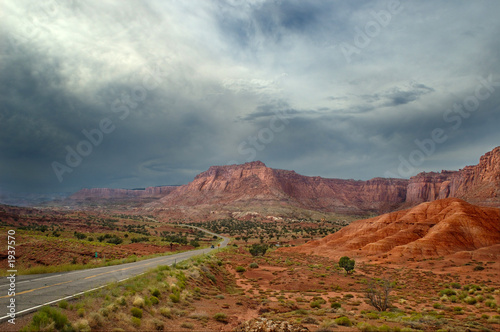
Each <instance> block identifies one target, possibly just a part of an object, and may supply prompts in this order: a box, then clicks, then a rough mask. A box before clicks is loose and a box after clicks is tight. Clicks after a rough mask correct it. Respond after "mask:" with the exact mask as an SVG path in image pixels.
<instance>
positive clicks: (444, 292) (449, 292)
mask: <svg viewBox="0 0 500 332" xmlns="http://www.w3.org/2000/svg"><path fill="white" fill-rule="evenodd" d="M439 295H441V296H443V295H447V296H452V295H457V292H455V291H454V290H453V289H449V288H446V289H443V290H442V291H440V292H439Z"/></svg>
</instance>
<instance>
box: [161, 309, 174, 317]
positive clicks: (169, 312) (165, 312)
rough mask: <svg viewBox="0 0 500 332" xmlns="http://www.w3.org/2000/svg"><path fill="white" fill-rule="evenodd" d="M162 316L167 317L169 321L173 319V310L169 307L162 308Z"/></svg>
mask: <svg viewBox="0 0 500 332" xmlns="http://www.w3.org/2000/svg"><path fill="white" fill-rule="evenodd" d="M160 314H161V315H162V316H163V317H166V318H168V319H172V310H170V308H167V307H163V308H160Z"/></svg>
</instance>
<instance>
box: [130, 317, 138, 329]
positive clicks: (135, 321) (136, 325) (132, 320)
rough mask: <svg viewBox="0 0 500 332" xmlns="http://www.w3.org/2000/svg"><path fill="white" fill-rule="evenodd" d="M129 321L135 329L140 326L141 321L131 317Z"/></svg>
mask: <svg viewBox="0 0 500 332" xmlns="http://www.w3.org/2000/svg"><path fill="white" fill-rule="evenodd" d="M130 321H131V322H132V325H134V326H135V327H139V326H141V319H140V318H138V317H132V318H131V319H130Z"/></svg>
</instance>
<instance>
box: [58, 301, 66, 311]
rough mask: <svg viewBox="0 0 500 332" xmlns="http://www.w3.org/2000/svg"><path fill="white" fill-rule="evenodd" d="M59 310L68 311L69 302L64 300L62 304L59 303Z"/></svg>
mask: <svg viewBox="0 0 500 332" xmlns="http://www.w3.org/2000/svg"><path fill="white" fill-rule="evenodd" d="M59 308H61V309H67V308H68V301H66V300H62V301H61V302H59Z"/></svg>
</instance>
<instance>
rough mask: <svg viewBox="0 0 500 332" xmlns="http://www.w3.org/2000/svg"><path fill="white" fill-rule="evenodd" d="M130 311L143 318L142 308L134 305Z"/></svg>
mask: <svg viewBox="0 0 500 332" xmlns="http://www.w3.org/2000/svg"><path fill="white" fill-rule="evenodd" d="M130 312H131V313H132V316H134V317H137V318H142V309H139V308H136V307H133V308H132V309H130Z"/></svg>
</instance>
